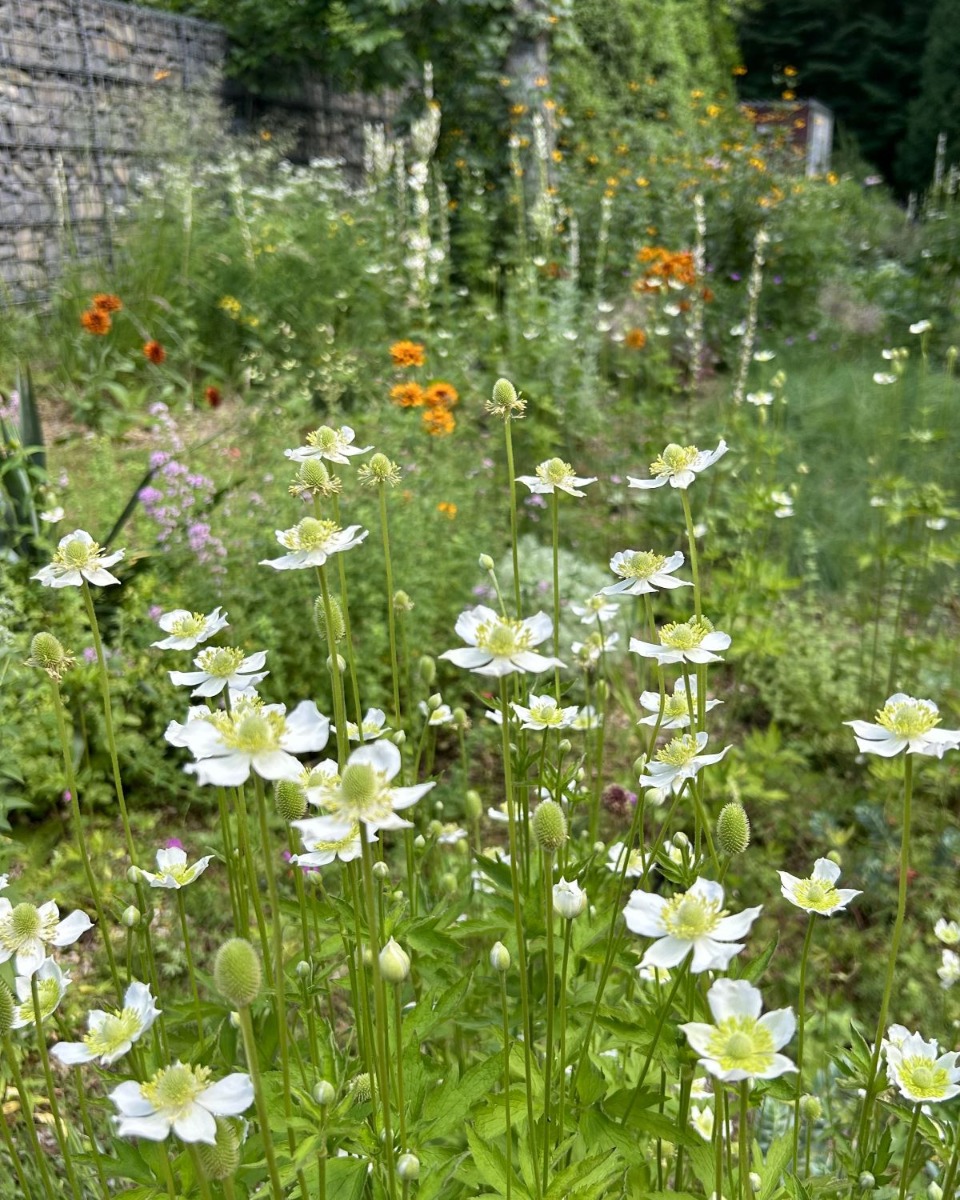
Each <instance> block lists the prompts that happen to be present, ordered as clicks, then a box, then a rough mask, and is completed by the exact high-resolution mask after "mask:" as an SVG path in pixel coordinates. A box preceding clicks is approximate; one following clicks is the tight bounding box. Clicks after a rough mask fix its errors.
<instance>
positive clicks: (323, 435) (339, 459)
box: [284, 425, 373, 463]
mask: <svg viewBox="0 0 960 1200" xmlns="http://www.w3.org/2000/svg"><path fill="white" fill-rule="evenodd" d="M356 436H357V435H356V434H355V433H354V432H353V430H352V429H351V428H350V426H349V425H342V426H341V427H340V428H339V429H333V428H332V427H331V426H330V425H321V426H320V428H319V429H315V430H314V431H313V433H308V434H307V444H306V445H305V446H298V447H297V448H296V449H295V450H284V454H285V455H286V457H287V458H290V459H293V461H294V462H306V461H307V460H308V459H310V458H321V459H324V458H325V459H326V460H327V462H334V463H346V462H349V461H350V459H351V458H352V457H353V456H354V455H355V454H366V453H367V451H368V450H372V449H373V447H372V446H355V445H354V444H353V440H354V438H355V437H356Z"/></svg>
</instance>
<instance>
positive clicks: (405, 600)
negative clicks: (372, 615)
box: [393, 591, 413, 613]
mask: <svg viewBox="0 0 960 1200" xmlns="http://www.w3.org/2000/svg"><path fill="white" fill-rule="evenodd" d="M393 611H394V612H398V613H408V612H413V601H412V600H411V599H410V597H409V596H408V595H407V593H406V592H404V591H396V592H394V593H393Z"/></svg>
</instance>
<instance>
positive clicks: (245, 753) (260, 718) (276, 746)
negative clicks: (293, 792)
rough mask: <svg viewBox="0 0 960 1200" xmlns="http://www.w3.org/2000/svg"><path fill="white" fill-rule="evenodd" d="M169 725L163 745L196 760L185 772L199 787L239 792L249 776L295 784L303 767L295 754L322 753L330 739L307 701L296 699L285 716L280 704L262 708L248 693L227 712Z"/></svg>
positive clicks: (327, 723)
mask: <svg viewBox="0 0 960 1200" xmlns="http://www.w3.org/2000/svg"><path fill="white" fill-rule="evenodd" d="M173 724H174V726H175V728H171V729H168V730H167V740H168V741H170V742H172V743H173V744H174V745H179V746H185V747H186V748H187V749H188V750H190V751H191V753H192V754H193V756H194V758H195V759H196V760H197V761H196V762H193V763H189V764H188V765H187V766H186V767H185V768H184V769H185V770H186V771H188V772H189V773H190V774H192V775H196V777H197V782H198V783H200V784H214V785H215V786H217V787H239V786H240V784H241V783H245V782H246V781H247V779H249V778H250V772H251V771H254V772H255V773H256V774H257V775H259V776H260V777H261V778H262V779H270V780H277V779H290V780H293V781H298V780H299V779H300V775H301V772H302V771H303V767H302V766H301V765H300V763H299V762H298V761H297V759H296V758H294V755H295V754H304V753H308V752H313V751H317V750H322V749H323V748H324V746H325V745H326V744H327V739H328V737H329V735H330V721H329V720H328V718H327V717H324V716H321V714H320V712H319V711H318V709H317V706H316V704H315V703H314V702H313V701H312V700H301V702H300V703H299V704H298V705H297V707H296V708H295V709H294V710H293V712H292V713H290V714H289V715H288V714H287V710H286V707H285V706H284V705H283V704H264V702H263V701H262V700H261V699H260V697H259V696H254V695H251V694H250V693H248V692H245V693H243V694H241V695H240V696H239V698H238V699H237V700H236V702H235V703H234V705H233V708H232V709H231V711H230V712H214V713H211V714H210V716H208V717H200V718H199V719H194V720H188V721H187V723H186V724H185V725H176V723H175V722H174V723H173ZM171 733H172V734H173V736H171Z"/></svg>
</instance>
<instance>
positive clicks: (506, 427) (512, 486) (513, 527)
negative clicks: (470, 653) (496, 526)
mask: <svg viewBox="0 0 960 1200" xmlns="http://www.w3.org/2000/svg"><path fill="white" fill-rule="evenodd" d="M510 426H511V421H510V418H509V416H508V417H507V418H506V419H505V420H504V422H503V432H504V437H505V439H506V443H507V481H508V485H509V490H510V549H511V552H512V554H513V603H514V607H515V608H516V616H517V617H518V618H519V617H520V613H521V611H522V610H521V605H520V553H519V548H518V546H517V480H516V473H515V471H514V467H513V433H512V431H511V428H510Z"/></svg>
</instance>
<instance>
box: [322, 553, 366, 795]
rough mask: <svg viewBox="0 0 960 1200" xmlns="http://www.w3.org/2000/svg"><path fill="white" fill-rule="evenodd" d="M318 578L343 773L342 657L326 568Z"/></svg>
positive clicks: (345, 748) (346, 745) (346, 737)
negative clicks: (334, 632) (334, 628)
mask: <svg viewBox="0 0 960 1200" xmlns="http://www.w3.org/2000/svg"><path fill="white" fill-rule="evenodd" d="M317 576H318V578H319V580H320V595H321V598H322V601H323V614H324V620H325V622H326V626H327V648H328V650H329V653H330V675H331V678H332V681H333V712H334V720H335V721H336V724H337V762H338V764H339V766H340V770H341V772H342V771H343V767H344V764H345V763H346V761H347V751H348V749H349V744H350V743H349V735H348V733H347V713H346V705H345V704H344V701H343V686H342V683H341V679H340V655H339V652H338V651H337V641H336V638H335V637H334V636H333V609H332V608H331V606H330V588H329V586H328V584H327V570H326V567H325V566H324V567H317ZM362 719H363V718H362V714H361V713H359V712H358V714H357V728H358V729H359V728H360V722H361V721H362Z"/></svg>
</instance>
